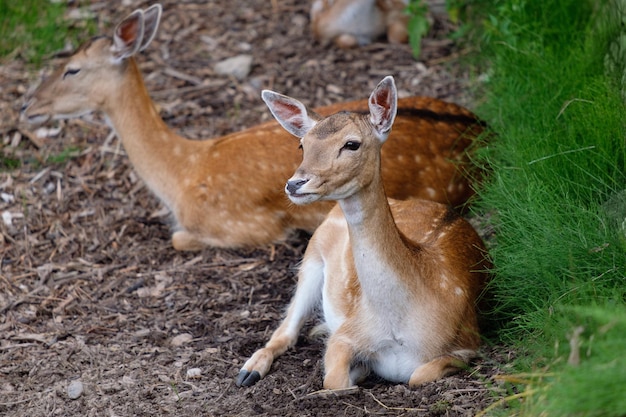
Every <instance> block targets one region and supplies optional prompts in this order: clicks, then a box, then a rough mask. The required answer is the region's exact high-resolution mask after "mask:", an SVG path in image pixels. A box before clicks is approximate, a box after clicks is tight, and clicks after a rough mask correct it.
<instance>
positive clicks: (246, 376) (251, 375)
mask: <svg viewBox="0 0 626 417" xmlns="http://www.w3.org/2000/svg"><path fill="white" fill-rule="evenodd" d="M260 380H261V374H259V373H258V372H257V371H252V372H249V371H246V370H245V369H242V370H241V371H240V372H239V375H237V380H236V381H235V384H237V386H238V387H251V386H253V385H254V384H256V383H257V382H259V381H260Z"/></svg>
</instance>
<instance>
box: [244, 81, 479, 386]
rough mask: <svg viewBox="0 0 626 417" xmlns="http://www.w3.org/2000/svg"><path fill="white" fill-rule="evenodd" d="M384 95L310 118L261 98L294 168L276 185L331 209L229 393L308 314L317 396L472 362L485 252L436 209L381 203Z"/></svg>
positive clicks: (259, 373) (268, 359) (273, 96)
mask: <svg viewBox="0 0 626 417" xmlns="http://www.w3.org/2000/svg"><path fill="white" fill-rule="evenodd" d="M396 94H397V92H396V88H395V84H394V81H393V78H392V77H386V78H385V79H384V80H383V81H381V82H380V84H379V85H378V86H377V87H376V89H375V90H374V91H373V92H372V94H371V96H370V98H369V107H370V113H369V114H368V115H361V114H355V113H337V114H335V115H332V116H329V117H326V118H321V117H318V116H316V115H311V114H308V112H307V110H306V108H305V107H304V106H303V105H302V104H301V103H300V102H299V101H297V100H295V99H292V98H289V97H286V96H283V95H280V94H277V93H274V92H271V91H264V92H263V99H264V100H265V102H266V103H267V105H268V107H269V108H270V110H271V111H272V114H273V115H274V117H276V119H277V120H278V121H279V122H280V123H281V124H282V125H283V127H284V128H285V129H286V130H288V131H289V132H291V133H292V134H294V135H296V136H298V137H300V138H301V142H300V143H301V145H302V148H303V160H302V163H301V164H300V167H299V168H298V169H297V170H296V172H295V174H294V176H293V177H291V179H289V181H287V186H286V193H287V194H288V195H289V198H290V199H291V201H293V202H294V203H296V204H309V203H312V202H314V201H318V200H336V201H338V202H339V204H338V206H336V207H335V208H333V210H332V211H331V212H330V214H329V215H328V217H327V218H326V220H325V221H324V223H322V225H321V226H320V227H319V228H318V229H317V230H316V231H315V233H314V234H313V237H312V238H311V241H310V242H309V245H308V247H307V250H306V253H305V255H304V260H303V262H302V265H301V267H300V272H299V280H298V287H297V290H296V293H295V295H294V297H293V299H292V301H291V304H290V306H289V309H288V311H287V317H286V318H285V320H284V321H283V322H282V324H281V325H280V327H278V329H277V330H276V331H275V332H274V333H273V335H272V337H271V338H270V340H269V342H268V343H267V344H266V345H265V347H264V348H262V349H260V350H258V351H257V352H256V353H254V355H253V356H252V357H251V358H250V359H249V360H248V361H247V362H246V363H245V364H244V366H243V368H242V370H241V372H240V374H239V376H238V378H237V385H240V386H241V385H245V386H249V385H252V384H254V383H255V382H257V381H258V380H259V379H260V378H262V377H263V376H265V375H266V374H267V372H268V371H269V369H270V366H271V364H272V362H273V361H274V359H276V357H278V356H279V355H281V354H282V353H284V352H285V351H286V350H287V349H288V348H289V347H291V346H293V345H294V344H295V342H296V340H297V338H298V333H299V331H300V329H301V327H302V325H303V323H304V322H305V320H306V319H307V317H308V316H309V315H310V313H311V312H312V310H313V309H314V308H315V307H316V306H318V305H321V306H322V308H323V312H324V319H325V325H326V326H327V327H328V330H329V333H330V337H329V339H328V342H327V347H326V353H325V355H324V368H325V376H324V387H325V388H328V389H343V388H348V387H351V386H353V385H354V384H356V383H358V382H359V381H360V380H361V379H363V378H364V377H365V376H367V374H368V373H369V372H370V371H372V372H374V373H376V374H377V375H379V376H381V377H383V378H385V379H387V380H389V381H393V382H403V383H408V384H409V385H410V386H412V387H413V386H417V385H419V384H423V383H425V382H429V381H433V380H436V379H438V378H441V377H443V376H445V375H447V374H449V373H451V372H454V371H456V370H458V369H459V368H462V367H463V366H465V364H467V362H468V360H469V359H470V358H471V357H472V356H473V355H474V354H475V351H476V349H477V348H478V346H479V342H480V336H479V333H478V324H477V315H476V310H475V303H476V300H477V298H478V296H479V294H480V293H481V291H482V289H483V286H484V284H485V283H486V279H487V274H486V270H487V268H488V261H487V260H486V258H485V256H486V253H485V248H484V246H483V242H482V241H481V239H480V237H478V235H477V233H476V232H475V231H474V229H473V228H472V226H471V225H470V224H469V223H468V222H466V221H465V220H464V219H462V218H461V217H458V216H457V215H455V214H454V213H453V212H452V211H450V209H449V208H447V207H446V206H445V205H442V204H438V203H435V202H430V201H425V200H406V201H394V200H390V201H389V202H388V200H387V198H386V196H385V191H384V187H383V182H382V180H381V176H380V167H381V157H380V150H381V146H382V144H383V143H384V142H385V140H386V139H387V136H388V135H389V132H390V130H391V126H392V124H393V121H394V117H395V115H396V106H397V104H396V100H397V96H396Z"/></svg>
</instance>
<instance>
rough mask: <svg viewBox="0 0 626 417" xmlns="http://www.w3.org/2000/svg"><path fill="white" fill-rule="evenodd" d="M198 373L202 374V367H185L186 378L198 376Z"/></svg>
mask: <svg viewBox="0 0 626 417" xmlns="http://www.w3.org/2000/svg"><path fill="white" fill-rule="evenodd" d="M200 375H202V369H200V368H189V369H187V378H200Z"/></svg>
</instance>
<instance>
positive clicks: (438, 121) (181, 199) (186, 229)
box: [22, 4, 483, 250]
mask: <svg viewBox="0 0 626 417" xmlns="http://www.w3.org/2000/svg"><path fill="white" fill-rule="evenodd" d="M160 17H161V6H160V5H158V4H157V5H154V6H151V7H149V8H147V9H146V10H136V11H134V12H133V13H131V14H130V15H129V16H128V17H126V18H125V19H123V20H122V21H121V22H120V23H119V24H118V25H117V27H116V28H115V30H114V33H113V36H112V37H96V38H93V39H91V40H90V41H88V42H86V43H84V44H83V45H82V46H81V47H80V48H79V49H78V50H77V51H76V52H75V53H74V54H73V55H72V56H71V57H70V58H69V59H68V60H67V61H66V62H65V63H64V64H63V65H62V66H61V67H60V68H58V69H57V70H56V72H54V73H53V74H52V75H51V76H50V77H49V78H48V79H47V80H46V81H44V82H43V83H42V84H41V85H40V86H39V87H38V88H37V89H35V90H34V92H32V93H31V94H30V95H29V96H28V97H27V101H26V104H25V105H24V108H23V110H22V119H23V120H26V121H29V122H33V123H35V122H38V123H43V122H46V121H48V120H49V119H51V118H54V119H65V118H72V117H78V116H80V115H83V114H86V113H89V112H93V111H101V112H103V113H105V115H106V116H107V118H108V120H109V121H110V123H111V124H112V127H113V128H114V129H115V131H116V133H117V135H118V136H119V137H120V139H121V141H122V143H123V145H124V148H125V150H126V152H127V154H128V157H129V158H130V161H131V163H132V164H133V166H134V168H135V169H136V170H137V172H138V174H139V176H140V177H141V178H142V179H143V181H144V182H145V183H146V184H147V186H148V187H149V188H150V190H152V192H154V194H156V195H157V197H158V198H160V200H161V201H162V202H163V203H164V204H165V205H166V206H167V207H168V208H169V209H170V210H171V212H172V213H173V217H174V220H175V228H174V233H173V235H172V244H173V246H174V248H176V249H178V250H198V249H201V248H202V247H204V246H217V247H240V246H259V245H263V244H268V243H272V242H275V241H279V240H281V239H283V238H284V237H285V236H286V235H287V234H288V232H289V231H290V230H292V229H303V230H306V231H308V232H311V233H312V232H313V231H314V230H315V228H316V227H317V226H319V225H320V223H321V222H322V221H323V219H324V218H325V217H326V215H327V214H328V212H329V211H330V209H331V207H332V206H333V203H330V202H321V203H317V204H313V205H310V206H305V207H299V206H294V205H293V204H291V203H290V202H289V200H288V198H287V197H286V196H285V195H284V193H283V186H282V184H283V178H286V177H288V176H289V175H290V174H291V173H292V172H293V170H294V169H295V168H296V167H297V166H298V163H299V160H300V151H299V150H298V149H297V146H296V145H294V144H292V143H290V141H289V140H288V137H290V135H289V133H287V132H285V131H284V130H283V129H281V127H280V126H279V125H278V124H277V123H276V122H269V123H265V124H261V125H259V126H256V127H253V128H250V129H247V130H244V131H241V132H237V133H233V134H230V135H227V136H223V137H220V138H217V139H213V140H204V141H199V140H188V139H185V138H183V137H181V136H179V135H177V134H176V133H174V132H172V131H171V130H170V129H169V128H168V127H167V126H166V124H165V123H164V122H163V120H162V119H161V117H160V115H159V113H158V111H157V110H156V108H155V106H154V104H153V102H152V100H151V99H150V96H149V94H148V91H147V89H146V87H145V84H144V82H143V78H142V76H141V73H140V71H139V69H138V66H137V63H136V61H135V58H134V56H135V55H136V54H137V53H138V52H140V51H143V50H144V49H145V48H147V47H148V45H149V44H150V42H151V41H152V40H153V38H154V37H155V35H156V33H157V28H158V24H159V20H160ZM339 109H346V110H355V111H366V110H367V102H366V101H365V100H364V101H361V102H351V103H344V104H338V105H333V106H329V107H325V108H321V109H319V111H320V113H322V114H330V113H333V112H336V111H338V110H339ZM399 112H400V115H399V116H398V121H397V129H396V132H395V134H394V135H393V136H394V140H395V145H394V146H390V147H388V148H387V150H386V152H384V153H383V160H384V162H383V178H384V181H385V186H386V188H387V192H388V193H389V195H390V196H392V197H395V198H400V199H404V198H408V197H422V198H429V199H432V200H436V201H441V202H445V203H449V204H451V205H460V204H463V203H464V202H465V201H466V200H467V199H468V198H469V197H470V196H471V195H472V194H473V190H472V187H471V186H470V182H469V181H470V180H469V176H468V175H466V170H467V169H468V167H469V166H470V164H469V162H468V156H467V153H466V152H467V150H468V148H469V147H470V146H471V145H472V144H473V143H474V139H475V137H476V135H478V134H480V132H481V131H482V130H483V128H482V126H481V124H480V123H479V122H478V121H477V119H476V117H475V116H474V115H473V114H472V113H470V112H469V111H467V110H466V109H464V108H461V107H459V106H456V105H454V104H450V103H445V102H442V101H440V100H436V99H431V98H423V97H412V98H407V99H404V100H401V101H400V110H399Z"/></svg>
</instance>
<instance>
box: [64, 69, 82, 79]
mask: <svg viewBox="0 0 626 417" xmlns="http://www.w3.org/2000/svg"><path fill="white" fill-rule="evenodd" d="M79 72H80V68H68V69H66V70H65V72H64V73H63V79H65V77H67V76H68V75H76V74H78V73H79Z"/></svg>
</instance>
